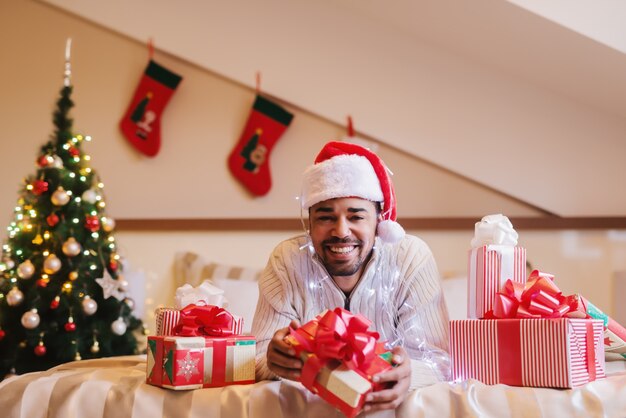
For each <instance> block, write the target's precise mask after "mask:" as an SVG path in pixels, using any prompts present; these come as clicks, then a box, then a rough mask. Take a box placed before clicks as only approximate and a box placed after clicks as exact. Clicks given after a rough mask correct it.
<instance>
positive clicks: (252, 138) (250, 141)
mask: <svg viewBox="0 0 626 418" xmlns="http://www.w3.org/2000/svg"><path fill="white" fill-rule="evenodd" d="M292 119H293V115H292V114H291V113H289V112H288V111H286V110H285V109H283V108H282V107H281V106H279V105H278V104H276V103H274V102H271V101H270V100H268V99H266V98H264V97H262V96H259V95H257V96H256V100H255V101H254V105H253V106H252V111H251V112H250V116H248V121H247V122H246V126H245V127H244V129H243V133H242V134H241V137H240V139H239V142H238V143H237V145H236V146H235V148H234V149H233V151H232V152H231V153H230V156H229V157H228V167H229V168H230V171H231V173H233V175H234V176H235V177H236V178H237V180H239V181H240V182H241V184H243V185H244V186H245V187H246V188H247V189H248V190H249V191H250V193H252V194H254V195H256V196H263V195H265V194H267V192H269V191H270V189H271V187H272V178H271V174H270V166H269V156H270V153H271V151H272V148H273V147H274V144H276V142H277V141H278V140H279V139H280V137H281V136H282V134H283V132H285V130H286V129H287V127H288V126H289V124H290V123H291V120H292Z"/></svg>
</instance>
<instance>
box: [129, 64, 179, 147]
mask: <svg viewBox="0 0 626 418" xmlns="http://www.w3.org/2000/svg"><path fill="white" fill-rule="evenodd" d="M181 80H182V77H181V76H179V75H178V74H175V73H173V72H171V71H169V70H168V69H166V68H164V67H162V66H160V65H159V64H157V63H156V62H154V61H152V60H150V62H149V63H148V67H147V68H146V71H145V72H144V74H143V76H142V77H141V80H140V82H139V85H138V86H137V90H135V95H134V96H133V100H132V101H131V102H130V105H129V106H128V110H127V111H126V114H125V115H124V117H123V118H122V120H121V122H120V128H121V130H122V132H123V133H124V136H126V139H128V140H129V141H130V143H131V144H133V146H134V147H135V148H137V149H138V150H139V151H141V152H142V153H144V154H145V155H147V156H149V157H154V156H155V155H156V154H157V153H158V152H159V149H160V147H161V115H162V114H163V111H164V110H165V106H166V105H167V102H168V101H169V100H170V98H171V97H172V95H173V94H174V90H176V87H177V86H178V83H180V81H181Z"/></svg>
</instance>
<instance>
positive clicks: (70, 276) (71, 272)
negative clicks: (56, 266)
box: [68, 271, 78, 281]
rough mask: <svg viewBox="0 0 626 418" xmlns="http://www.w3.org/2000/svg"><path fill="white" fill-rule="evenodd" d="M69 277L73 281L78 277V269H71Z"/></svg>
mask: <svg viewBox="0 0 626 418" xmlns="http://www.w3.org/2000/svg"><path fill="white" fill-rule="evenodd" d="M68 278H69V279H70V280H71V281H74V280H76V279H78V272H77V271H70V274H68Z"/></svg>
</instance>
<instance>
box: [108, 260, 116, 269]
mask: <svg viewBox="0 0 626 418" xmlns="http://www.w3.org/2000/svg"><path fill="white" fill-rule="evenodd" d="M109 269H111V270H113V271H117V261H115V260H111V261H110V262H109Z"/></svg>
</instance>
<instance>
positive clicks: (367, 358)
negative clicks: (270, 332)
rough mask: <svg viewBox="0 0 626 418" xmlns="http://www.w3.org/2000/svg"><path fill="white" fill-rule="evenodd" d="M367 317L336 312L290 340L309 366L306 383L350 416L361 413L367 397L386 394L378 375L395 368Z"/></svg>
mask: <svg viewBox="0 0 626 418" xmlns="http://www.w3.org/2000/svg"><path fill="white" fill-rule="evenodd" d="M370 324H371V322H370V321H369V320H368V319H367V318H365V317H364V316H362V315H358V314H357V315H355V314H353V313H351V312H349V311H347V310H345V309H342V308H335V309H334V310H332V311H326V312H325V313H323V314H320V315H318V316H317V317H316V318H315V319H313V320H312V321H309V322H307V323H306V324H304V325H302V326H301V327H300V328H298V329H295V330H294V329H292V330H291V332H290V334H289V335H288V336H287V337H286V338H285V341H287V342H288V343H289V344H291V345H292V346H293V347H294V348H295V350H296V353H297V354H298V355H299V356H300V358H302V360H303V361H304V366H303V368H302V378H301V382H302V384H303V385H304V386H305V387H306V388H307V389H309V390H310V391H311V392H313V393H316V394H318V395H319V396H320V397H321V398H322V399H324V400H325V401H327V402H328V403H330V404H332V405H333V406H335V407H336V408H337V409H339V410H340V411H341V412H342V413H343V414H345V415H346V416H347V417H353V416H355V415H356V414H358V413H359V411H360V410H361V408H362V407H363V404H364V403H365V395H367V394H368V393H369V392H371V391H376V390H379V389H382V388H383V387H384V386H383V385H381V384H377V383H373V382H372V377H373V376H374V375H375V374H378V373H380V372H383V371H385V370H389V369H391V368H392V367H393V366H392V365H391V353H390V352H389V351H387V350H386V349H385V348H384V344H383V343H380V342H378V338H379V335H378V333H377V332H373V331H368V328H369V326H370Z"/></svg>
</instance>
